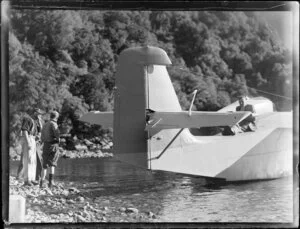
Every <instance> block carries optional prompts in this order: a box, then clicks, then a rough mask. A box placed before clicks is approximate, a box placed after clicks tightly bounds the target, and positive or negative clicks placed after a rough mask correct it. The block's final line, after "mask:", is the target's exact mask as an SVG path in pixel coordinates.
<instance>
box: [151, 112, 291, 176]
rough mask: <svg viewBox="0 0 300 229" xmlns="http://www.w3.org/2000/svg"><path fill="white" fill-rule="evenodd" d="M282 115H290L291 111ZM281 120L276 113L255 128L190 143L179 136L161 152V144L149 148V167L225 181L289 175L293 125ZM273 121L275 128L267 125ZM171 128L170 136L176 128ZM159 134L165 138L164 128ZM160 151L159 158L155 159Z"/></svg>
mask: <svg viewBox="0 0 300 229" xmlns="http://www.w3.org/2000/svg"><path fill="white" fill-rule="evenodd" d="M285 115H286V117H288V118H291V114H289V115H287V114H285ZM281 116H282V115H281ZM274 118H275V119H274ZM272 119H274V120H272ZM276 119H277V121H276ZM280 120H282V119H278V116H272V117H268V118H267V119H266V120H262V121H261V123H259V125H258V129H257V130H256V131H255V132H246V133H241V134H237V135H235V136H203V137H202V136H201V137H200V136H199V137H195V139H196V141H192V142H190V143H187V142H184V141H183V139H178V140H177V141H174V143H173V144H174V145H173V146H170V147H169V149H168V150H166V151H165V153H163V155H160V154H161V152H162V150H161V147H160V149H158V150H152V151H151V155H150V156H149V157H150V158H152V160H150V161H149V164H148V167H149V168H151V169H152V170H164V171H170V172H176V173H183V174H190V175H196V176H197V175H198V176H205V177H215V178H223V179H226V180H227V181H246V180H260V179H274V178H280V177H283V176H286V175H290V174H292V170H293V169H292V167H293V136H292V128H290V125H283V124H282V123H280ZM274 121H276V123H277V124H278V126H277V128H271V127H270V126H276V124H274ZM271 124H272V125H271ZM268 127H269V128H268ZM172 131H173V132H172V133H169V135H170V136H174V135H175V134H176V132H177V131H178V130H172ZM157 135H159V134H157ZM161 135H162V136H163V137H164V138H168V134H166V132H165V133H161ZM156 139H157V138H156ZM156 139H155V138H154V139H153V140H152V148H153V147H155V146H157V145H158V143H157V141H158V140H156ZM158 139H159V138H158ZM168 140H169V139H168ZM159 155H160V157H159V159H155V157H157V156H159Z"/></svg>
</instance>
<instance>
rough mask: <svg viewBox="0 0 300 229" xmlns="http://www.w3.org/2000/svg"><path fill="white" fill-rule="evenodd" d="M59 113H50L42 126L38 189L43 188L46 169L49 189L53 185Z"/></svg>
mask: <svg viewBox="0 0 300 229" xmlns="http://www.w3.org/2000/svg"><path fill="white" fill-rule="evenodd" d="M58 117H59V113H58V112H57V111H52V112H50V120H49V121H48V122H47V123H46V124H45V125H44V126H43V128H42V135H41V139H42V142H43V144H44V146H43V155H42V158H43V171H42V178H41V180H40V187H43V182H44V180H45V178H46V173H47V169H48V173H49V188H51V187H52V185H53V176H54V171H55V167H56V166H57V161H58V158H59V135H60V133H59V129H58V125H57V119H58Z"/></svg>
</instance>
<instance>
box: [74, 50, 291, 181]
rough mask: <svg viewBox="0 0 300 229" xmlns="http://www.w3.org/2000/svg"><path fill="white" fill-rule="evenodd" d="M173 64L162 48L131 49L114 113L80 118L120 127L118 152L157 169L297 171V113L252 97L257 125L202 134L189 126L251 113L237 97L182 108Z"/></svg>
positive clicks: (233, 174)
mask: <svg viewBox="0 0 300 229" xmlns="http://www.w3.org/2000/svg"><path fill="white" fill-rule="evenodd" d="M170 64H171V61H170V59H169V57H168V56H167V54H166V52H165V51H164V50H162V49H160V48H156V47H151V46H146V47H139V48H129V49H126V50H124V51H123V52H122V53H121V54H120V57H119V61H118V65H117V73H116V92H115V101H114V112H98V111H92V112H89V113H87V114H85V115H83V116H82V117H81V118H80V120H81V121H84V122H88V123H91V124H99V125H101V126H102V127H104V128H105V127H111V126H113V130H114V137H113V145H114V146H113V147H114V155H115V156H116V157H117V158H118V159H120V160H122V161H124V162H127V163H130V164H132V165H135V166H139V167H143V168H147V169H150V170H161V171H169V172H175V173H180V174H189V175H195V176H203V177H211V178H219V179H221V180H222V181H224V180H226V181H245V180H259V179H273V178H279V177H282V176H286V175H289V174H291V173H292V160H293V159H292V158H293V153H292V152H293V150H292V149H293V148H292V146H293V144H292V112H274V111H273V106H272V102H271V101H270V100H268V99H266V98H263V97H258V98H248V99H247V104H251V105H252V106H253V107H254V108H255V110H256V112H257V113H256V115H257V116H256V120H257V124H256V125H257V129H256V130H255V131H254V132H244V133H239V134H236V135H234V136H222V135H218V136H194V135H192V134H191V132H190V130H189V129H188V128H200V127H217V126H234V125H235V124H237V123H239V122H240V121H242V120H244V119H245V118H247V117H248V116H249V115H251V112H248V111H239V112H236V111H235V108H236V106H237V105H238V104H237V102H235V103H233V104H231V105H229V106H227V107H225V108H223V109H221V110H219V111H218V112H200V111H191V109H190V110H189V111H182V109H181V106H180V104H179V101H178V98H177V96H176V93H175V90H174V88H173V85H172V82H171V80H170V77H169V75H168V72H167V69H166V65H170ZM194 95H195V93H194ZM191 106H192V104H191Z"/></svg>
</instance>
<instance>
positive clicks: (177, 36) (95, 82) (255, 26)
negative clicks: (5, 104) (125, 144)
mask: <svg viewBox="0 0 300 229" xmlns="http://www.w3.org/2000/svg"><path fill="white" fill-rule="evenodd" d="M9 35H10V36H9V51H10V52H9V67H10V69H9V73H10V77H9V112H10V138H11V139H10V140H11V141H10V142H11V145H14V144H15V143H16V139H17V134H18V133H19V130H20V122H21V118H22V116H23V115H24V112H26V111H27V110H28V109H31V108H32V107H39V108H41V109H43V110H45V111H49V110H51V109H56V110H58V111H59V112H60V113H61V117H60V119H59V124H60V126H61V128H62V131H63V132H64V131H66V130H71V129H72V134H76V135H79V134H86V133H89V134H99V133H101V132H102V131H103V130H101V129H100V127H97V126H92V127H91V126H88V125H86V124H83V123H80V122H78V117H79V116H80V115H81V114H83V113H85V112H87V111H88V110H100V111H106V110H112V109H113V88H114V74H115V69H116V61H117V59H118V55H119V54H120V52H121V51H122V50H124V49H125V48H128V47H134V46H140V45H144V44H148V45H153V46H158V47H160V48H162V49H164V50H165V51H166V52H167V53H168V55H169V57H170V59H171V61H172V63H173V65H172V66H170V67H168V70H169V74H170V77H171V79H172V82H173V85H174V87H175V90H176V92H177V95H178V98H179V100H180V103H181V105H182V108H183V109H187V108H188V107H189V105H190V101H191V93H192V92H193V90H195V89H198V94H197V97H196V99H195V103H194V109H195V110H202V111H208V110H209V111H215V110H218V109H220V108H222V107H224V106H225V105H227V104H229V103H231V102H233V101H235V100H236V99H237V97H238V96H240V95H249V96H255V95H258V94H260V93H258V92H259V91H266V92H269V93H273V94H279V95H282V96H287V97H292V60H291V53H289V52H288V51H287V49H286V48H285V47H284V46H283V45H282V44H281V43H280V42H279V40H278V39H277V37H276V36H275V34H274V33H272V32H271V30H270V28H269V27H268V26H267V25H266V24H263V23H260V21H259V18H257V17H256V16H255V13H252V12H246V13H245V12H220V11H216V12H205V11H181V12H180V11H168V12H166V11H165V12H163V11H153V12H151V11H64V10H55V11H45V10H12V14H11V31H10V34H9ZM251 88H252V89H251ZM255 89H258V90H259V91H256V90H255ZM260 95H263V96H266V97H268V98H270V99H272V101H273V102H274V103H275V105H276V107H277V109H278V110H287V109H291V107H292V104H291V102H290V101H287V100H285V99H284V98H281V97H276V96H272V95H271V94H260Z"/></svg>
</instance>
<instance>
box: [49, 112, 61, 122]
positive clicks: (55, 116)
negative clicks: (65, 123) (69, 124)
mask: <svg viewBox="0 0 300 229" xmlns="http://www.w3.org/2000/svg"><path fill="white" fill-rule="evenodd" d="M58 117H59V113H58V112H57V111H51V112H50V119H53V120H57V119H58Z"/></svg>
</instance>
